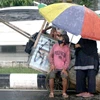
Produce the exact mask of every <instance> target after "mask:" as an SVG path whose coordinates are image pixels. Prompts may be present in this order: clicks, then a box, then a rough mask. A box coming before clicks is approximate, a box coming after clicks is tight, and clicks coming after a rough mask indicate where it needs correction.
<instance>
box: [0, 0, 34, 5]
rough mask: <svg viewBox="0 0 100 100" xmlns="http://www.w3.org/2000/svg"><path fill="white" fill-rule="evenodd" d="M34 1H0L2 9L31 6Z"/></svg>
mask: <svg viewBox="0 0 100 100" xmlns="http://www.w3.org/2000/svg"><path fill="white" fill-rule="evenodd" d="M32 3H33V0H0V7H10V6H29V5H32Z"/></svg>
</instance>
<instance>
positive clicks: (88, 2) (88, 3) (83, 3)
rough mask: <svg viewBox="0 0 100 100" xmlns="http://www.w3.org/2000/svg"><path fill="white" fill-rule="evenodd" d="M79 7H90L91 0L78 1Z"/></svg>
mask: <svg viewBox="0 0 100 100" xmlns="http://www.w3.org/2000/svg"><path fill="white" fill-rule="evenodd" d="M78 4H79V5H85V6H86V7H90V6H91V4H92V0H80V1H79V2H78Z"/></svg>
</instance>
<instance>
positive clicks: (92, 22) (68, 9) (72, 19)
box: [39, 3, 100, 40]
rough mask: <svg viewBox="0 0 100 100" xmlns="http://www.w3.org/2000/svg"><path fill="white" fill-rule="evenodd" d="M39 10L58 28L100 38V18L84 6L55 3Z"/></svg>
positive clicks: (92, 37)
mask: <svg viewBox="0 0 100 100" xmlns="http://www.w3.org/2000/svg"><path fill="white" fill-rule="evenodd" d="M48 9H49V10H48ZM39 11H40V13H41V15H42V16H43V17H44V18H45V19H46V20H47V21H48V22H52V23H53V24H54V25H55V26H56V27H58V28H61V29H63V30H66V31H68V32H70V33H72V34H74V35H81V36H82V37H83V38H88V39H93V40H100V28H99V26H100V18H99V17H98V15H97V14H96V13H95V12H94V11H92V10H90V9H89V8H87V7H85V6H80V5H74V4H70V3H56V4H51V5H48V6H46V7H44V8H41V9H40V10H39Z"/></svg>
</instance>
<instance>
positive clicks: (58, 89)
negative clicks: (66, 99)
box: [45, 75, 69, 93]
mask: <svg viewBox="0 0 100 100" xmlns="http://www.w3.org/2000/svg"><path fill="white" fill-rule="evenodd" d="M45 84H46V85H45V86H46V89H47V90H48V91H50V85H49V75H47V76H46V83H45ZM67 84H68V85H67V86H68V87H69V79H67ZM68 87H67V89H68ZM61 91H62V78H61V77H60V75H59V76H58V75H56V78H55V79H54V92H55V93H61Z"/></svg>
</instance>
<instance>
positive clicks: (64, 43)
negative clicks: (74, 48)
mask: <svg viewBox="0 0 100 100" xmlns="http://www.w3.org/2000/svg"><path fill="white" fill-rule="evenodd" d="M63 32H64V31H61V34H58V43H56V44H54V45H53V47H52V49H51V51H50V53H49V62H50V74H49V77H50V79H49V84H50V95H49V97H54V91H53V90H54V89H53V87H54V78H55V74H56V72H57V71H61V77H62V85H63V90H62V96H63V97H64V98H68V95H67V94H66V89H67V77H68V73H67V69H68V67H69V63H70V48H69V45H68V44H69V38H68V36H67V33H66V34H63V35H62V33H63ZM64 33H65V32H64Z"/></svg>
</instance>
